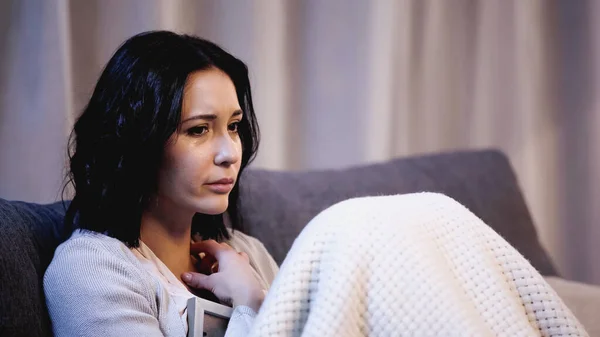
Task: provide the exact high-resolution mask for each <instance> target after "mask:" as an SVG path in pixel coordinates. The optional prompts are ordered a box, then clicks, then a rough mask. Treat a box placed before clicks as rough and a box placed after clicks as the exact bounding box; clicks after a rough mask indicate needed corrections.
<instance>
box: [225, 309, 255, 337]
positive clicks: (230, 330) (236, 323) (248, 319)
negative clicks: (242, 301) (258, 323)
mask: <svg viewBox="0 0 600 337" xmlns="http://www.w3.org/2000/svg"><path fill="white" fill-rule="evenodd" d="M255 317H256V312H254V310H252V309H251V308H249V307H247V306H243V305H239V306H237V307H235V309H234V310H233V313H232V314H231V319H230V320H229V324H228V325H227V331H225V337H246V336H248V335H249V334H250V329H251V328H252V324H253V323H254V318H255Z"/></svg>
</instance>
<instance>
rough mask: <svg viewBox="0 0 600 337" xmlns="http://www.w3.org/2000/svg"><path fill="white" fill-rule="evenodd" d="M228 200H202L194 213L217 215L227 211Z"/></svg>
mask: <svg viewBox="0 0 600 337" xmlns="http://www.w3.org/2000/svg"><path fill="white" fill-rule="evenodd" d="M228 206H229V200H228V199H225V200H206V199H205V200H202V201H201V202H199V203H198V204H197V207H196V212H197V213H202V214H206V215H218V214H223V213H225V212H226V211H227V207H228Z"/></svg>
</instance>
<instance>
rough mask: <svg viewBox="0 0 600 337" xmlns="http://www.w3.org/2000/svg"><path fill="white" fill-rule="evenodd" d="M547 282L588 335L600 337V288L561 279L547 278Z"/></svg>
mask: <svg viewBox="0 0 600 337" xmlns="http://www.w3.org/2000/svg"><path fill="white" fill-rule="evenodd" d="M546 282H548V284H549V285H550V286H551V287H552V288H553V289H554V290H555V291H556V293H557V294H558V296H559V297H560V298H561V299H562V300H563V302H564V303H565V304H566V306H567V307H568V308H569V309H570V310H571V311H572V312H573V315H575V317H577V319H578V320H579V323H581V325H583V327H584V328H585V330H586V331H587V333H588V334H589V335H590V336H600V320H598V312H600V286H594V285H590V284H585V283H580V282H574V281H569V280H565V279H562V278H559V277H546Z"/></svg>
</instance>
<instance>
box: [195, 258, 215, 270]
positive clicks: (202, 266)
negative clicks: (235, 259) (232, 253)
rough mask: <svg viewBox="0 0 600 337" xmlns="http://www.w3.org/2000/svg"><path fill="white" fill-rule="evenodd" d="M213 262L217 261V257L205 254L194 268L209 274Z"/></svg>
mask: <svg viewBox="0 0 600 337" xmlns="http://www.w3.org/2000/svg"><path fill="white" fill-rule="evenodd" d="M215 262H217V259H215V257H214V256H212V255H208V254H206V255H205V256H204V257H203V258H202V259H201V260H200V261H199V262H198V263H197V264H196V268H197V269H198V271H199V272H201V273H203V274H206V275H210V274H211V267H212V265H213V264H215Z"/></svg>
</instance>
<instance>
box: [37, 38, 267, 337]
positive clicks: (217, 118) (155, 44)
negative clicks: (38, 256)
mask: <svg viewBox="0 0 600 337" xmlns="http://www.w3.org/2000/svg"><path fill="white" fill-rule="evenodd" d="M74 136H75V138H74V143H73V147H74V153H73V155H72V156H71V165H70V174H71V178H72V182H73V184H74V187H75V196H74V198H73V200H72V202H71V204H70V206H69V208H68V211H67V215H66V218H65V221H66V224H67V225H69V226H72V227H73V228H74V229H75V231H74V233H73V235H72V236H71V238H70V239H69V240H68V241H66V242H65V243H63V244H62V245H61V246H60V247H59V248H58V249H57V250H56V253H55V256H54V259H53V261H52V263H51V265H50V267H49V268H48V270H47V272H46V274H45V278H44V289H45V293H46V298H47V304H48V309H49V312H50V316H51V318H52V322H53V327H54V328H53V329H54V333H55V334H56V335H57V336H67V335H68V336H80V335H90V336H100V335H103V336H124V335H125V334H133V335H140V336H159V335H163V334H164V335H168V336H184V335H185V334H186V331H187V317H186V303H187V299H188V298H190V297H193V295H192V294H198V292H197V290H196V289H191V288H189V287H187V286H185V284H186V283H185V276H186V275H188V274H187V272H198V271H202V272H203V273H204V274H210V272H211V271H210V270H209V269H210V268H211V267H213V270H212V271H216V269H215V267H216V265H214V264H213V263H212V262H213V261H214V259H213V261H211V257H216V258H218V272H216V273H214V274H213V275H211V276H207V277H205V278H203V279H202V281H201V282H202V283H201V284H199V283H198V282H199V281H198V277H199V276H196V278H195V279H194V282H195V285H196V288H200V289H206V290H209V291H210V292H211V293H214V294H215V295H216V296H217V297H218V298H219V299H220V300H221V301H222V302H226V303H229V304H231V305H233V306H234V307H235V311H234V314H233V318H232V319H231V323H230V325H231V326H236V325H241V327H240V328H238V329H242V330H243V329H247V325H248V324H249V323H248V322H250V321H251V319H252V317H253V316H254V315H255V313H256V312H257V311H258V309H259V307H260V305H261V303H262V299H263V297H264V294H265V291H266V289H267V288H268V286H269V284H270V282H271V281H272V279H273V277H274V274H275V272H276V269H277V267H276V264H275V263H274V261H273V260H272V258H271V257H270V256H269V254H268V253H267V252H266V250H265V249H264V247H263V246H262V244H260V243H259V242H258V241H256V240H255V239H253V238H250V237H247V236H245V235H243V234H242V233H240V232H239V231H234V232H230V231H228V229H227V227H226V225H225V221H224V220H225V219H224V217H223V215H222V214H223V213H224V212H225V211H227V213H228V216H229V219H230V222H231V227H232V228H233V229H234V230H235V229H237V228H238V227H239V226H240V224H241V223H240V219H239V215H238V202H239V200H238V181H237V179H238V176H239V174H240V173H241V172H242V171H243V170H244V168H245V167H246V166H247V165H248V164H249V162H250V161H251V160H252V159H253V157H254V155H255V153H256V150H257V147H258V139H259V133H258V125H257V123H256V117H255V115H254V109H253V106H252V97H251V92H250V85H249V80H248V73H247V68H246V67H245V65H244V64H243V63H242V62H241V61H239V60H238V59H236V58H234V57H233V56H231V55H230V54H228V53H226V52H225V51H223V50H222V49H221V48H219V47H218V46H216V45H214V44H213V43H210V42H208V41H205V40H201V39H198V38H194V37H189V36H180V35H176V34H173V33H169V32H151V33H144V34H140V35H138V36H135V37H133V38H131V39H129V40H128V41H126V42H125V43H124V44H123V45H122V46H121V47H120V48H119V50H118V51H117V52H116V54H115V55H114V56H113V57H112V59H111V60H110V62H109V63H108V64H107V66H106V68H105V69H104V71H103V72H102V75H101V76H100V79H99V80H98V83H97V85H96V88H95V90H94V92H93V94H92V97H91V99H90V101H89V103H88V105H87V107H86V108H85V110H84V111H83V113H82V115H81V116H80V118H79V119H78V120H77V122H76V124H75V127H74ZM76 219H77V221H75V220H76ZM192 236H197V237H198V238H201V239H204V240H206V241H202V242H199V243H197V244H193V245H192V246H191V247H190V239H191V238H192ZM208 239H213V240H208ZM215 240H218V241H224V240H225V241H228V242H229V244H230V245H231V246H233V247H235V249H234V248H232V247H230V246H229V245H228V244H226V243H217V241H215ZM190 249H191V250H192V252H195V253H200V252H202V253H207V254H208V257H207V258H205V259H203V261H211V263H210V264H209V265H207V264H206V262H204V263H203V264H198V263H197V262H198V261H197V259H196V258H195V257H194V256H191V255H190ZM238 250H240V251H244V252H245V253H237V251H238ZM246 253H248V254H246ZM194 255H195V254H194ZM203 276H204V275H203ZM181 281H184V282H181ZM232 329H233V328H232Z"/></svg>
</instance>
